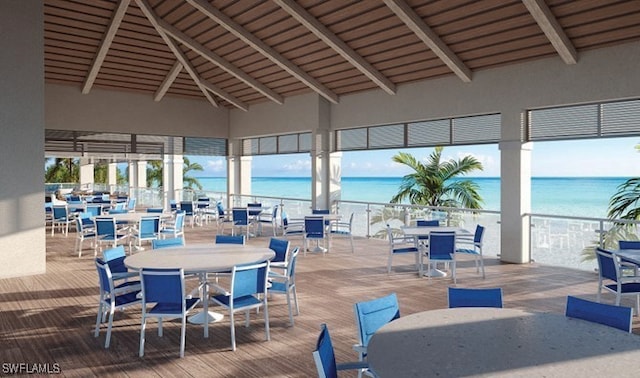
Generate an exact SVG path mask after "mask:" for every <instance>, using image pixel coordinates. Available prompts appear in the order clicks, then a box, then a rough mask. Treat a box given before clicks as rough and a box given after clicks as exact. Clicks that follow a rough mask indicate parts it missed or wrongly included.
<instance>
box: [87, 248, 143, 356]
mask: <svg viewBox="0 0 640 378" xmlns="http://www.w3.org/2000/svg"><path fill="white" fill-rule="evenodd" d="M95 264H96V270H97V272H98V281H99V284H100V294H99V300H98V315H97V316H96V326H95V329H94V336H95V337H98V336H99V335H100V326H101V324H102V323H104V322H105V320H106V319H105V318H106V315H107V313H108V314H109V320H108V323H107V337H106V339H105V341H104V347H105V348H109V344H110V343H111V329H112V327H113V316H114V314H115V312H116V310H124V309H126V308H128V307H131V306H135V305H138V304H140V303H141V300H140V298H139V297H138V294H139V293H140V289H141V286H140V282H139V281H125V282H124V283H121V284H119V285H116V284H115V283H114V278H113V274H112V272H111V269H110V267H109V264H107V263H106V262H105V261H104V260H102V259H100V258H96V259H95Z"/></svg>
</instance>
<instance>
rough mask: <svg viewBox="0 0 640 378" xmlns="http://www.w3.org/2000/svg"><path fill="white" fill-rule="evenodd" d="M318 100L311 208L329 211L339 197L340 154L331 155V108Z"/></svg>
mask: <svg viewBox="0 0 640 378" xmlns="http://www.w3.org/2000/svg"><path fill="white" fill-rule="evenodd" d="M318 100H319V101H320V102H319V104H318V125H317V128H316V129H315V130H314V131H313V134H312V138H313V140H312V141H311V206H312V208H314V209H331V208H332V207H333V205H334V204H335V201H339V200H340V197H341V189H340V182H341V175H342V173H341V169H340V167H341V162H342V154H340V153H331V151H332V149H333V148H332V146H333V143H332V142H333V140H332V135H333V134H332V133H331V130H330V125H331V117H330V115H331V106H330V104H329V103H328V102H327V101H326V100H325V99H323V98H320V97H318Z"/></svg>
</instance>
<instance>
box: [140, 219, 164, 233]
mask: <svg viewBox="0 0 640 378" xmlns="http://www.w3.org/2000/svg"><path fill="white" fill-rule="evenodd" d="M159 229H160V217H152V216H149V217H144V218H140V227H138V231H139V232H138V233H139V235H149V234H157V233H158V231H159Z"/></svg>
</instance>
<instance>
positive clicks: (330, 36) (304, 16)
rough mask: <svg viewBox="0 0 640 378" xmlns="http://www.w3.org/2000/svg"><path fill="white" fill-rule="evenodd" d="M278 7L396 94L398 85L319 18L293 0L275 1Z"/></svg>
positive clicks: (386, 89) (388, 91) (379, 84)
mask: <svg viewBox="0 0 640 378" xmlns="http://www.w3.org/2000/svg"><path fill="white" fill-rule="evenodd" d="M273 1H274V2H275V3H276V4H278V6H280V7H281V8H282V9H284V10H285V11H286V12H287V13H289V14H290V15H291V16H292V17H293V18H294V19H296V20H297V21H298V22H300V23H301V24H302V25H304V26H305V27H306V28H307V29H309V30H310V31H311V32H312V33H313V34H315V35H316V37H318V38H320V39H321V40H322V41H323V42H324V43H326V44H327V45H329V47H331V48H332V49H333V50H334V51H335V52H337V53H338V54H340V56H342V57H343V58H344V59H346V60H347V61H348V62H349V63H350V64H351V65H353V66H354V67H355V68H356V69H358V71H360V72H361V73H363V74H364V75H365V76H366V77H368V78H369V79H370V80H371V81H373V82H374V83H376V85H378V86H379V87H380V88H382V89H383V90H384V91H385V92H387V93H388V94H391V95H393V94H396V85H395V84H394V83H393V82H391V80H389V79H388V78H387V77H386V76H384V75H383V74H382V73H381V72H380V71H378V70H377V69H376V68H375V67H373V66H372V65H371V64H370V63H369V62H367V61H366V60H365V59H364V58H363V57H362V56H360V54H358V53H357V52H355V50H353V49H352V48H351V47H349V45H347V44H346V43H345V42H344V41H343V40H341V39H340V38H338V36H337V35H335V34H334V33H333V32H332V31H331V30H329V28H327V27H326V26H324V25H323V24H322V23H321V22H320V21H318V19H317V18H315V17H314V16H313V15H312V14H310V13H309V12H307V10H306V9H304V8H303V7H302V6H300V5H299V4H298V3H296V2H295V1H293V0H273Z"/></svg>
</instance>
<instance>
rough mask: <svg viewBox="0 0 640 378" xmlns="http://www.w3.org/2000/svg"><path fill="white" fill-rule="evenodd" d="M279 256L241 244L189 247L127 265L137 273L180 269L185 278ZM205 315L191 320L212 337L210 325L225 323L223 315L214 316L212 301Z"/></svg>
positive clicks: (149, 254) (132, 259) (141, 256)
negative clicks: (221, 320)
mask: <svg viewBox="0 0 640 378" xmlns="http://www.w3.org/2000/svg"><path fill="white" fill-rule="evenodd" d="M274 256H275V252H273V250H271V249H270V248H267V247H256V246H250V245H239V244H213V243H198V244H188V245H185V246H181V247H175V248H162V249H156V250H150V251H144V252H139V253H136V254H134V255H132V256H128V257H127V258H125V259H124V264H125V265H126V266H127V267H128V268H130V269H134V270H140V269H143V268H152V269H179V268H182V269H183V270H184V272H185V274H198V275H201V276H206V273H215V272H226V271H230V270H231V269H232V268H233V267H234V266H236V265H245V264H255V263H260V262H264V261H267V260H271V259H272V258H273V257H274ZM202 302H203V307H204V311H203V312H202V313H198V314H196V315H193V316H192V317H190V318H189V321H190V322H191V323H198V324H204V336H205V337H208V336H209V326H208V324H209V322H210V321H217V320H220V319H222V315H221V314H218V313H214V312H210V311H209V310H208V308H209V301H208V299H206V300H203V301H202Z"/></svg>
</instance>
